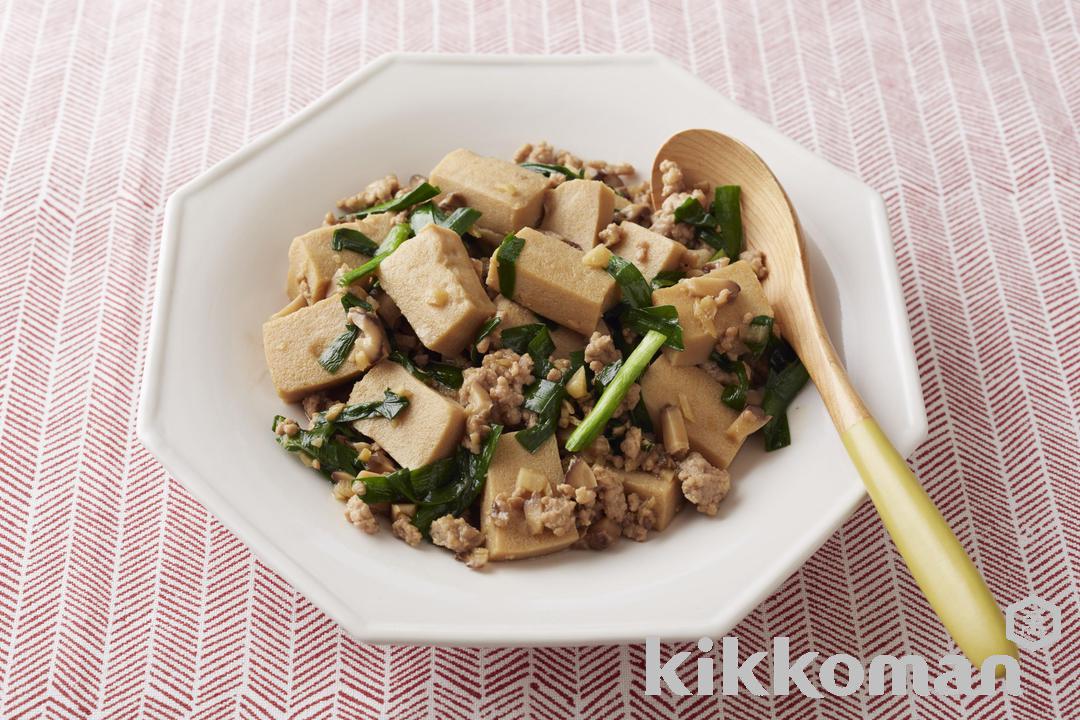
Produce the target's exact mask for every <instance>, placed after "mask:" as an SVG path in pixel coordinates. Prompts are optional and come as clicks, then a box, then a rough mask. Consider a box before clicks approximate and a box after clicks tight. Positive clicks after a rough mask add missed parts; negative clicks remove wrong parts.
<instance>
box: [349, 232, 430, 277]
mask: <svg viewBox="0 0 1080 720" xmlns="http://www.w3.org/2000/svg"><path fill="white" fill-rule="evenodd" d="M410 237H412V228H410V227H409V226H408V225H407V224H406V223H398V224H397V225H395V226H394V228H393V229H392V230H391V231H390V233H389V234H388V235H387V236H386V239H385V240H384V241H383V244H382V245H380V246H379V251H378V252H377V253H375V256H374V257H372V258H371V259H370V260H368V261H367V262H366V263H364V264H363V265H360V266H359V267H355V268H353V269H352V270H350V271H349V272H347V273H345V274H344V275H343V276H342V277H341V280H339V281H338V284H339V285H341V286H342V287H348V286H349V285H352V284H353V283H354V282H356V281H357V280H359V279H361V278H363V277H367V276H368V275H370V274H371V273H373V272H375V270H377V269H378V267H379V265H381V264H382V261H383V260H385V259H386V258H387V257H389V256H390V255H391V254H392V253H393V252H394V251H395V250H397V249H398V248H399V247H401V244H402V243H403V242H405V241H406V240H408V239H409V238H410Z"/></svg>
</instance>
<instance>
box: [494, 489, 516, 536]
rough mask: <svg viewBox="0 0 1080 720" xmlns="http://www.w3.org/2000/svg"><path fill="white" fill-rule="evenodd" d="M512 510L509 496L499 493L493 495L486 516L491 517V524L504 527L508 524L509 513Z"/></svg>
mask: <svg viewBox="0 0 1080 720" xmlns="http://www.w3.org/2000/svg"><path fill="white" fill-rule="evenodd" d="M513 511H514V506H513V503H512V502H511V498H510V496H509V495H507V494H506V493H499V494H498V495H496V496H495V499H494V500H492V501H491V507H490V508H489V509H488V517H489V518H491V524H492V525H494V526H495V527H500V528H501V527H506V526H507V525H509V524H510V514H511V513H512V512H513Z"/></svg>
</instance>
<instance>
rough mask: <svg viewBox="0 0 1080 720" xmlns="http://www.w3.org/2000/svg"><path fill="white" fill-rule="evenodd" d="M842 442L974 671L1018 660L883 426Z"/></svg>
mask: <svg viewBox="0 0 1080 720" xmlns="http://www.w3.org/2000/svg"><path fill="white" fill-rule="evenodd" d="M841 437H842V439H843V441H844V447H846V448H847V451H848V454H849V455H850V456H851V459H852V461H853V462H854V463H855V467H856V468H858V470H859V474H860V475H861V476H862V479H863V482H864V483H865V484H866V489H867V491H868V492H869V493H870V499H871V500H873V501H874V505H875V506H876V507H877V511H878V514H879V515H881V519H882V520H883V521H884V523H885V528H886V529H887V530H888V531H889V534H890V535H891V536H892V539H893V542H894V543H896V547H897V549H899V550H900V554H901V555H902V556H903V557H904V560H905V561H906V562H907V566H908V568H909V569H910V570H911V575H912V576H913V577H914V578H915V582H917V583H918V584H919V587H920V588H922V591H923V594H925V595H926V598H927V600H929V601H930V605H931V607H933V608H934V611H935V612H936V613H937V614H938V617H940V618H941V621H942V623H944V625H945V627H946V628H947V629H948V631H949V633H950V634H951V635H952V637H953V639H954V640H955V641H956V644H957V645H959V646H960V649H961V650H962V651H963V652H964V654H965V655H967V657H968V659H969V660H970V661H971V662H972V663H973V664H975V665H981V664H982V661H983V660H985V659H986V658H987V657H989V656H991V655H1010V656H1013V657H1015V656H1016V652H1017V651H1016V646H1015V645H1014V644H1013V643H1012V642H1011V641H1010V640H1009V639H1008V638H1006V637H1005V619H1004V618H1003V617H1002V614H1001V610H1000V609H999V608H998V606H997V603H996V602H994V597H993V596H992V595H991V594H990V589H989V588H987V587H986V583H985V582H984V581H983V579H982V576H981V575H979V571H978V569H977V568H976V567H975V564H974V563H973V562H972V561H971V558H969V557H968V556H967V553H966V552H964V548H963V546H961V545H960V541H959V540H957V539H956V536H955V535H953V533H952V530H950V529H949V525H948V523H946V522H945V518H943V517H942V516H941V513H940V512H939V511H938V509H937V507H935V505H934V501H933V500H931V499H930V496H929V495H927V494H926V491H925V490H923V487H922V485H920V484H919V481H918V480H917V479H916V478H915V475H914V474H913V473H912V472H911V470H910V469H909V468H908V466H907V463H906V462H904V458H902V457H900V453H898V452H897V451H896V449H895V448H894V447H893V446H892V443H890V442H889V439H888V438H887V437H885V433H883V432H882V431H881V428H880V427H878V424H877V422H876V421H875V420H874V419H873V418H872V417H867V418H864V419H863V420H860V421H859V422H857V423H855V424H854V425H852V426H851V427H849V428H848V429H847V430H846V431H844V432H843V433H842V435H841Z"/></svg>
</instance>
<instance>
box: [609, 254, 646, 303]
mask: <svg viewBox="0 0 1080 720" xmlns="http://www.w3.org/2000/svg"><path fill="white" fill-rule="evenodd" d="M607 272H608V275H610V276H611V277H613V278H615V282H617V283H618V284H619V289H620V290H622V299H623V302H625V303H626V304H627V305H630V306H631V307H635V308H643V307H648V306H649V305H652V291H651V290H650V289H649V283H647V282H645V277H644V276H643V275H642V274H641V271H640V270H638V269H637V266H636V265H634V264H633V263H632V262H630V261H629V260H627V259H625V258H621V257H619V256H618V255H612V256H611V259H610V260H608V264H607Z"/></svg>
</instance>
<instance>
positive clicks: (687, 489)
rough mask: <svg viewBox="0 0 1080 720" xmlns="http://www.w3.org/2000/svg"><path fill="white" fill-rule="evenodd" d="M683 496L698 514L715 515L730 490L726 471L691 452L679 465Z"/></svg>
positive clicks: (729, 481) (729, 480)
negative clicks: (694, 506)
mask: <svg viewBox="0 0 1080 720" xmlns="http://www.w3.org/2000/svg"><path fill="white" fill-rule="evenodd" d="M679 480H680V481H681V482H682V491H683V496H684V497H685V498H686V499H687V500H689V501H690V502H692V503H693V504H694V505H696V506H697V509H698V512H702V513H705V514H706V515H715V514H716V513H717V510H719V506H720V501H721V500H723V499H724V496H725V495H727V494H728V490H730V489H731V476H730V475H728V472H727V470H720V469H719V468H716V467H713V466H712V465H711V464H710V463H709V461H708V460H706V459H705V458H703V457H702V456H701V454H700V453H696V452H692V453H690V454H689V455H687V456H686V458H685V459H683V460H682V461H681V462H680V463H679Z"/></svg>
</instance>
